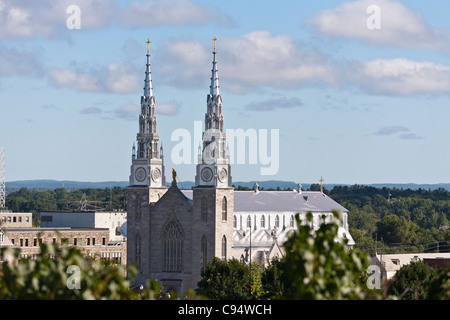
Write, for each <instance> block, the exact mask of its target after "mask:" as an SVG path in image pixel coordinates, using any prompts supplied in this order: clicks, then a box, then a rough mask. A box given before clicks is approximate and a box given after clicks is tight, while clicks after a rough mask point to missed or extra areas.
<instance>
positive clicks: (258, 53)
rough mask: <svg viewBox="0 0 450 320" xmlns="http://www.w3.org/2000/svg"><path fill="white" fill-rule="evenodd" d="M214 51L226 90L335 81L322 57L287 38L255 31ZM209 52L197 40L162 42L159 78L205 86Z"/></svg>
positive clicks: (228, 40)
mask: <svg viewBox="0 0 450 320" xmlns="http://www.w3.org/2000/svg"><path fill="white" fill-rule="evenodd" d="M211 46H212V43H211ZM217 47H218V49H217V50H218V53H217V60H218V68H219V77H221V81H220V84H221V86H222V88H226V89H227V90H230V91H234V92H241V93H243V92H247V91H250V90H255V89H262V88H265V87H275V88H297V87H300V86H302V85H307V84H312V83H328V84H333V83H335V82H336V81H337V77H336V76H337V75H336V73H335V70H334V68H333V67H332V66H331V65H330V64H328V62H327V61H326V59H325V57H323V56H322V55H320V54H318V53H316V52H313V51H304V50H301V49H300V48H299V46H298V45H297V44H296V43H295V42H294V41H293V40H292V38H291V37H290V36H288V35H277V36H272V35H271V34H270V33H269V32H268V31H254V32H251V33H248V34H245V35H243V36H241V37H237V38H223V39H219V41H218V43H217ZM211 49H212V48H206V47H205V46H204V45H203V44H202V43H201V42H200V41H197V40H172V41H168V42H166V44H165V49H164V51H165V52H164V54H163V56H164V58H163V60H164V61H162V62H160V64H161V65H165V67H164V68H163V69H162V73H163V75H164V76H165V78H166V79H167V81H168V82H170V83H171V84H175V85H181V86H186V87H191V88H192V87H195V88H204V87H206V88H207V87H208V86H209V78H210V76H211V72H210V69H211V63H212V54H211V51H212V50H211ZM222 79H223V80H222Z"/></svg>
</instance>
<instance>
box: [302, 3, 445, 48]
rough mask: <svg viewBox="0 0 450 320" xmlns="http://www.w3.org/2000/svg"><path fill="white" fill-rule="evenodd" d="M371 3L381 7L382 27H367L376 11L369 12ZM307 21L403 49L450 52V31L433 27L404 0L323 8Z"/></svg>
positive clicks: (341, 34)
mask: <svg viewBox="0 0 450 320" xmlns="http://www.w3.org/2000/svg"><path fill="white" fill-rule="evenodd" d="M370 6H377V7H378V8H379V13H380V14H379V16H378V17H379V22H380V28H379V29H370V28H368V27H367V20H368V19H370V20H371V19H372V17H373V16H374V11H370V10H369V13H368V11H367V9H368V8H369V7H370ZM305 22H306V23H308V24H311V25H313V26H314V27H315V28H316V29H317V30H318V31H320V32H321V33H323V34H327V35H330V36H333V37H340V38H348V39H358V40H363V41H366V42H369V43H372V44H377V45H388V46H394V47H401V48H426V49H433V50H442V51H450V37H449V36H448V31H449V30H448V29H445V30H439V29H436V28H433V27H431V26H430V25H429V24H428V23H427V21H426V20H425V19H424V17H423V16H422V14H421V13H420V12H417V11H414V10H411V9H409V8H408V7H407V6H406V5H405V4H403V3H402V2H400V1H394V0H358V1H353V2H345V3H343V4H340V5H338V6H337V7H335V8H333V9H328V10H321V11H319V12H317V13H315V14H314V15H313V16H312V17H311V18H308V19H306V20H305ZM446 33H447V35H446Z"/></svg>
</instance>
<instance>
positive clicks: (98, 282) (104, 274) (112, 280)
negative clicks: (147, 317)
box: [0, 243, 161, 300]
mask: <svg viewBox="0 0 450 320" xmlns="http://www.w3.org/2000/svg"><path fill="white" fill-rule="evenodd" d="M40 249H41V251H40V254H39V255H38V256H37V258H36V259H35V260H31V259H24V258H20V257H19V255H20V250H19V249H14V248H2V250H1V256H2V257H3V260H4V262H3V264H2V267H1V270H0V299H1V300H9V299H13V300H22V299H32V300H94V299H95V300H97V299H109V300H119V299H156V298H159V297H160V292H161V288H160V286H159V285H158V283H157V282H156V281H149V282H148V283H147V287H146V288H145V289H143V290H142V291H138V290H131V289H130V287H129V286H130V283H131V282H130V280H129V279H127V276H126V269H125V267H124V266H122V265H114V264H110V263H105V262H102V261H99V260H95V259H87V258H85V257H84V256H83V254H82V252H81V251H80V250H79V249H77V248H75V247H67V246H59V245H58V244H56V243H55V244H53V243H51V244H45V243H43V244H41V245H40ZM129 271H130V277H131V278H132V277H134V276H135V275H136V269H135V268H133V267H132V266H131V267H130V270H129ZM78 280H79V281H78Z"/></svg>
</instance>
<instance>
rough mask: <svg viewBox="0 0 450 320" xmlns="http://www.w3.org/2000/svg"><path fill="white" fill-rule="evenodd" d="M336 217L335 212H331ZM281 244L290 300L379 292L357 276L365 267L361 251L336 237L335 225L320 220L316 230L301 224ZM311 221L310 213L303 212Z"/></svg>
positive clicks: (355, 296) (366, 295)
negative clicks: (368, 286)
mask: <svg viewBox="0 0 450 320" xmlns="http://www.w3.org/2000/svg"><path fill="white" fill-rule="evenodd" d="M334 215H335V217H336V218H338V213H337V212H334ZM296 220H297V226H298V230H297V231H296V232H294V234H292V235H291V236H290V237H289V238H288V240H287V241H286V242H285V244H284V248H285V252H286V257H285V260H284V263H285V264H286V266H285V268H286V276H287V284H288V285H289V287H288V288H285V293H284V295H285V296H286V297H287V298H290V299H317V300H322V299H368V298H380V297H381V292H378V291H377V290H369V289H368V288H367V286H366V284H365V283H362V281H361V279H362V278H363V275H364V274H365V273H366V270H367V268H368V266H369V260H368V257H367V255H366V254H365V253H363V252H360V251H357V250H351V249H350V248H349V247H348V246H347V244H346V243H344V242H342V241H340V240H338V239H337V234H338V233H337V231H338V224H337V223H322V224H321V225H320V227H319V229H317V230H313V229H312V228H311V227H310V225H309V224H306V225H301V223H300V218H299V215H298V214H297V215H296ZM307 220H308V221H309V222H311V221H312V214H311V213H308V214H307Z"/></svg>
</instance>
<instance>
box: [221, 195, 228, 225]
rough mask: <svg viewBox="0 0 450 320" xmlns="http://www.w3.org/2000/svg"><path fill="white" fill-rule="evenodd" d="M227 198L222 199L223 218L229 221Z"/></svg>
mask: <svg viewBox="0 0 450 320" xmlns="http://www.w3.org/2000/svg"><path fill="white" fill-rule="evenodd" d="M227 211H228V210H227V198H226V197H223V199H222V220H223V221H227Z"/></svg>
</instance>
